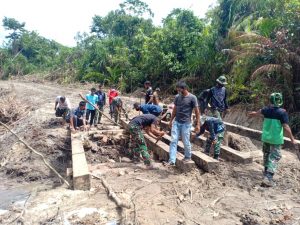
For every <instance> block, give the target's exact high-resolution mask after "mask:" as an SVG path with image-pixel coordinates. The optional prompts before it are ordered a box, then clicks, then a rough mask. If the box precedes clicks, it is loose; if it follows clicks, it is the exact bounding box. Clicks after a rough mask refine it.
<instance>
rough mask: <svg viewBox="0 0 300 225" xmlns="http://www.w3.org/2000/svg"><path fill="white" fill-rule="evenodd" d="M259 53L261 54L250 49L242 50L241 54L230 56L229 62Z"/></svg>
mask: <svg viewBox="0 0 300 225" xmlns="http://www.w3.org/2000/svg"><path fill="white" fill-rule="evenodd" d="M260 55H261V53H259V52H256V51H253V52H251V51H248V52H243V53H241V54H238V55H236V56H235V57H234V58H232V59H231V60H230V61H229V64H232V63H234V62H236V61H238V60H241V59H243V58H249V57H255V56H260Z"/></svg>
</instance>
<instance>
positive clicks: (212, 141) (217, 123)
mask: <svg viewBox="0 0 300 225" xmlns="http://www.w3.org/2000/svg"><path fill="white" fill-rule="evenodd" d="M200 121H201V128H200V132H199V133H198V134H197V137H199V136H200V135H202V134H204V132H205V130H206V131H208V132H209V134H210V136H209V137H208V138H207V139H206V145H205V154H207V155H209V153H210V149H211V146H212V145H213V147H214V159H217V160H219V155H220V148H221V143H222V141H223V139H224V132H225V125H224V123H223V122H222V120H221V119H219V118H214V117H210V116H205V115H202V116H201V119H200Z"/></svg>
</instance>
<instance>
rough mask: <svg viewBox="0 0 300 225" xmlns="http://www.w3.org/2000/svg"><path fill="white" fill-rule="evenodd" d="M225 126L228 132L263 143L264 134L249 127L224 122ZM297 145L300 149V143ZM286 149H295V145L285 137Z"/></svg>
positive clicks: (297, 141)
mask: <svg viewBox="0 0 300 225" xmlns="http://www.w3.org/2000/svg"><path fill="white" fill-rule="evenodd" d="M224 124H225V125H226V130H227V131H229V132H232V133H236V134H239V135H242V136H246V137H249V138H252V139H254V140H257V141H261V135H262V132H261V131H259V130H254V129H251V128H248V127H244V126H240V125H236V124H232V123H227V122H224ZM296 145H297V146H298V148H300V141H299V140H296ZM283 146H284V147H285V148H293V144H292V142H291V140H290V139H289V138H287V137H284V145H283Z"/></svg>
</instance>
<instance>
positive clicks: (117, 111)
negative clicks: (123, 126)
mask: <svg viewBox="0 0 300 225" xmlns="http://www.w3.org/2000/svg"><path fill="white" fill-rule="evenodd" d="M111 104H112V108H113V115H114V120H115V122H116V123H118V122H119V120H120V116H121V112H122V111H123V113H124V115H125V117H126V119H127V120H128V115H127V112H126V110H125V109H124V108H123V101H122V99H121V98H120V97H119V96H117V97H115V98H114V99H113V100H112V103H111Z"/></svg>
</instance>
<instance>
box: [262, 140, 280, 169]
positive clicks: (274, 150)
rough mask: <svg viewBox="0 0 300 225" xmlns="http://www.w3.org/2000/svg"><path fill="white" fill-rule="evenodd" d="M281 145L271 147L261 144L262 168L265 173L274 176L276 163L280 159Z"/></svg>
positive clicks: (270, 145)
mask: <svg viewBox="0 0 300 225" xmlns="http://www.w3.org/2000/svg"><path fill="white" fill-rule="evenodd" d="M280 149H281V145H272V144H268V143H263V153H264V167H265V172H269V173H271V174H274V173H275V172H276V170H277V167H278V162H279V160H280V159H281V151H280Z"/></svg>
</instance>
